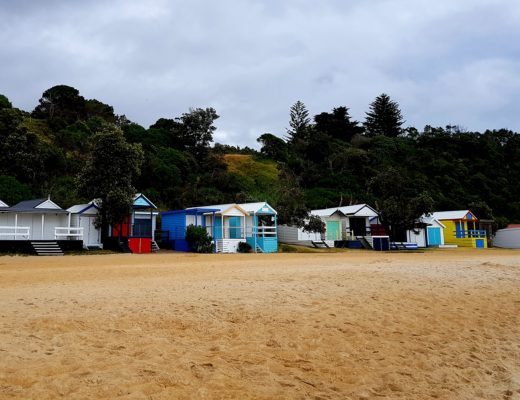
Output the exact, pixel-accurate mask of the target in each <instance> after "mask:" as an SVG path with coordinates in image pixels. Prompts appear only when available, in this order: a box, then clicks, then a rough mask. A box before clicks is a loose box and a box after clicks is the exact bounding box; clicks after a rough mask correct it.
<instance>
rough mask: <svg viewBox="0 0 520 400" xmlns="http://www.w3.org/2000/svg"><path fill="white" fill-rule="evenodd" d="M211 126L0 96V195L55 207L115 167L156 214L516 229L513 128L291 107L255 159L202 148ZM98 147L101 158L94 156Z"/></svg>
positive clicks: (50, 94) (518, 153) (210, 113)
mask: <svg viewBox="0 0 520 400" xmlns="http://www.w3.org/2000/svg"><path fill="white" fill-rule="evenodd" d="M217 119H218V115H217V113H216V111H215V110H214V109H212V108H206V109H201V108H197V109H190V110H189V111H188V112H186V113H184V114H182V115H181V116H179V117H169V118H160V119H159V120H157V121H156V122H155V123H154V124H153V125H151V126H150V127H148V128H145V127H143V126H141V125H139V124H137V123H134V122H132V121H129V120H128V119H127V118H126V117H125V116H124V115H116V114H115V113H114V110H113V108H112V107H111V106H110V105H107V104H104V103H102V102H100V101H98V100H94V99H92V100H89V99H85V98H84V97H82V96H81V95H80V93H79V91H78V90H76V89H75V88H72V87H69V86H65V85H60V86H55V87H53V88H50V89H48V90H46V91H45V92H44V93H43V95H42V97H41V99H40V100H39V104H38V105H37V106H36V107H35V109H34V110H32V112H26V111H23V110H19V109H17V108H13V107H12V105H11V103H10V102H9V100H8V99H7V98H6V97H5V96H2V95H0V142H1V143H2V151H1V153H0V199H2V200H4V201H5V202H7V203H8V204H14V203H16V202H17V201H20V200H23V199H28V198H31V197H40V196H46V195H47V194H51V196H52V198H53V199H54V200H55V201H56V202H57V203H58V204H60V205H61V206H63V207H67V206H70V205H72V204H75V203H78V202H81V201H86V200H90V198H88V196H89V195H96V196H98V195H101V194H100V193H99V191H96V190H93V186H96V185H101V186H102V185H105V186H106V185H107V177H104V179H105V181H103V183H100V181H97V180H96V179H90V178H89V176H91V175H98V174H99V171H100V170H101V169H102V168H104V169H103V170H104V171H106V170H107V168H108V167H107V166H108V165H110V163H112V164H115V163H117V162H121V165H120V166H118V168H119V169H117V168H114V169H110V173H111V174H113V175H114V180H115V182H119V181H120V180H119V177H120V176H121V175H124V174H125V171H126V170H128V171H127V172H128V176H130V177H131V178H132V179H131V182H130V180H129V181H128V182H125V183H124V190H123V192H124V193H126V192H127V191H130V190H134V189H135V190H138V191H142V192H145V193H146V194H147V195H148V196H149V197H150V198H151V199H153V200H154V201H155V202H156V203H158V204H159V205H160V206H161V207H162V208H165V209H172V208H180V207H187V206H194V205H203V204H215V203H222V202H234V201H241V202H242V201H254V200H268V201H270V202H272V203H274V204H275V205H276V206H277V207H278V208H279V212H280V220H281V221H282V222H283V221H287V220H291V219H293V220H298V219H299V218H301V217H303V216H305V215H306V211H307V208H321V207H332V206H337V205H346V204H349V203H357V202H368V203H371V204H373V205H375V206H376V207H378V208H379V209H381V210H382V211H383V215H382V218H383V222H384V223H387V224H392V225H395V226H397V225H399V224H401V225H403V226H405V225H409V224H410V221H411V220H413V219H414V218H415V217H416V216H417V214H418V213H421V212H423V211H431V210H434V209H435V210H448V209H465V208H468V207H469V208H471V209H473V210H474V211H475V213H476V214H477V215H478V216H479V217H481V218H490V217H494V218H495V219H496V220H497V222H498V223H499V225H503V224H505V223H506V222H510V221H520V188H519V186H518V176H519V174H520V136H519V135H517V134H516V133H514V132H511V131H508V130H488V131H485V132H483V133H479V132H466V131H463V130H461V129H459V128H457V127H454V126H447V127H445V128H434V127H431V126H426V127H425V128H424V129H422V130H421V131H419V130H417V129H415V128H412V127H408V128H403V120H404V118H403V116H402V115H401V111H400V110H399V106H398V104H397V103H395V102H394V101H392V100H391V99H390V97H389V96H387V95H384V94H383V95H381V96H378V97H377V98H376V99H375V100H374V102H373V103H372V104H371V105H370V107H369V111H368V112H367V113H366V119H365V121H364V122H363V123H360V122H358V121H354V120H352V118H351V117H350V115H349V109H348V108H347V107H344V106H338V107H337V108H334V109H333V110H332V111H330V112H322V113H320V114H317V115H315V116H314V117H311V116H310V115H309V112H308V110H307V109H306V107H305V105H304V104H303V103H301V102H297V103H296V104H295V105H293V107H292V108H291V109H290V121H289V126H290V128H289V129H288V130H287V132H286V134H285V136H284V137H283V138H282V137H278V136H275V135H272V134H269V133H265V134H263V135H261V136H260V137H259V138H258V142H259V143H260V144H261V146H262V147H261V150H260V152H257V151H255V150H253V149H251V148H247V147H246V148H245V149H241V148H238V147H235V146H230V145H222V144H218V143H217V144H215V145H213V146H212V141H213V133H214V131H215V129H216V127H215V121H216V120H217ZM109 134H110V135H112V136H111V137H112V140H106V138H105V142H106V143H108V144H103V143H105V142H103V140H104V139H103V137H104V135H109ZM118 135H119V136H118ZM119 140H122V141H123V142H124V143H123V144H117V143H118V141H119ZM125 143H126V144H125ZM96 146H97V147H96ZM100 146H101V147H100ZM103 146H105V148H106V147H107V146H108V148H107V149H106V154H112V155H113V157H112V156H108V158H110V162H107V160H106V158H107V156H100V153H102V151H101V150H103V149H105V148H104V147H103ZM110 146H114V147H113V148H112V147H110ZM117 146H119V147H117ZM125 146H126V147H125ZM100 149H101V150H100ZM96 152H97V154H98V157H97V158H96V157H95V155H96V154H95V153H96ZM121 152H123V153H125V154H123V155H124V157H123V156H122V155H121V154H119V153H121ZM126 153H128V154H126ZM231 154H233V155H234V156H231ZM237 154H240V156H235V155H237ZM118 155H119V157H118ZM103 157H104V160H105V161H103ZM125 157H126V159H127V160H126V161H127V162H126V164H125V163H124V162H123V160H124V159H125ZM117 160H120V161H117ZM103 163H105V164H104V166H102V164H103ZM132 163H134V164H135V165H133V164H132ZM236 163H241V164H240V165H239V166H237V165H238V164H236ZM275 163H276V164H275ZM132 166H133V167H132ZM125 168H126V169H125ZM276 168H277V169H276ZM96 171H97V172H96ZM114 171H117V172H114ZM273 171H274V172H273ZM108 181H109V180H108ZM86 182H87V183H86ZM107 190H108V189H107ZM110 190H112V189H110ZM117 190H119V192H117ZM117 190H116V191H115V192H114V193H116V194H117V193H123V192H121V191H120V188H118V189H117ZM122 196H123V195H122ZM116 197H117V196H116Z"/></svg>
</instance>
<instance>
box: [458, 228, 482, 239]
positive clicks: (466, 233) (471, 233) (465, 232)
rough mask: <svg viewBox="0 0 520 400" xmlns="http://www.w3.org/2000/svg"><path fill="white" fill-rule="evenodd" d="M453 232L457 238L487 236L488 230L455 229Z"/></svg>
mask: <svg viewBox="0 0 520 400" xmlns="http://www.w3.org/2000/svg"><path fill="white" fill-rule="evenodd" d="M453 233H454V234H455V238H457V239H465V238H485V237H486V231H485V230H484V229H461V230H455V231H453Z"/></svg>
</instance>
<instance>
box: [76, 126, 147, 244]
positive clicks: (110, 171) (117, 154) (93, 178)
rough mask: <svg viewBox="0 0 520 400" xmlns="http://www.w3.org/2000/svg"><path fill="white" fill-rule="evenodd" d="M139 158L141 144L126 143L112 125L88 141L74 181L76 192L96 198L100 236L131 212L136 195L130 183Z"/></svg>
mask: <svg viewBox="0 0 520 400" xmlns="http://www.w3.org/2000/svg"><path fill="white" fill-rule="evenodd" d="M143 157H144V155H143V151H142V149H141V145H140V144H129V143H127V142H126V140H125V137H124V135H123V132H122V131H121V129H119V128H117V127H115V126H108V127H105V128H104V129H103V130H101V131H100V132H97V133H96V134H95V135H94V136H92V138H91V139H90V154H89V158H88V160H87V163H86V165H85V168H84V170H83V171H82V172H81V173H80V175H79V179H78V184H79V193H80V194H81V195H83V196H85V197H86V198H87V199H96V201H97V203H98V205H99V206H100V208H101V212H100V217H101V221H99V222H100V225H101V226H102V229H103V230H102V234H103V235H106V232H107V229H106V228H107V227H108V225H109V224H110V225H118V224H120V223H122V222H123V221H124V220H125V218H126V217H128V215H129V214H130V213H131V211H132V203H133V197H134V195H135V192H136V191H135V189H134V187H133V186H132V182H133V180H134V179H135V178H137V177H138V176H139V175H140V173H141V165H142V163H143Z"/></svg>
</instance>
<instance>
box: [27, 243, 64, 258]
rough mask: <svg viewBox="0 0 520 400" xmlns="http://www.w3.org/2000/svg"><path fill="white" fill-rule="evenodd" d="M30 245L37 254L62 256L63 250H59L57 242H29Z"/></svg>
mask: <svg viewBox="0 0 520 400" xmlns="http://www.w3.org/2000/svg"><path fill="white" fill-rule="evenodd" d="M31 246H32V247H33V249H34V251H35V252H36V254H37V255H39V256H62V255H63V251H62V250H61V247H60V245H59V244H58V242H53V241H48V242H31Z"/></svg>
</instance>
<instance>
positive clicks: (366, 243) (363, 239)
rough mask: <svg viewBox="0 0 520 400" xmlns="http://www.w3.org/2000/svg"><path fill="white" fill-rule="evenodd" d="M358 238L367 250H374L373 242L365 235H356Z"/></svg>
mask: <svg viewBox="0 0 520 400" xmlns="http://www.w3.org/2000/svg"><path fill="white" fill-rule="evenodd" d="M356 239H357V240H359V242H360V243H361V246H363V247H364V248H365V249H367V250H374V247H373V245H372V243H370V242H369V241H368V240H367V238H366V237H365V236H356Z"/></svg>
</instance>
